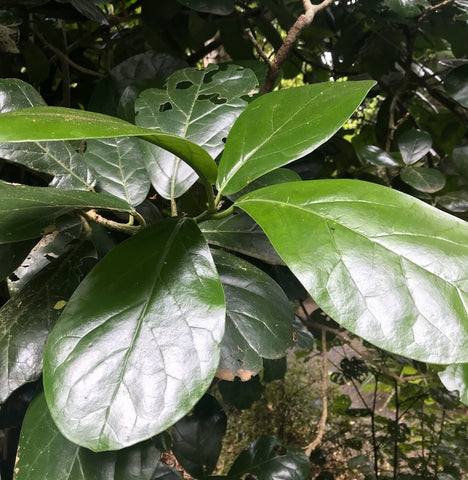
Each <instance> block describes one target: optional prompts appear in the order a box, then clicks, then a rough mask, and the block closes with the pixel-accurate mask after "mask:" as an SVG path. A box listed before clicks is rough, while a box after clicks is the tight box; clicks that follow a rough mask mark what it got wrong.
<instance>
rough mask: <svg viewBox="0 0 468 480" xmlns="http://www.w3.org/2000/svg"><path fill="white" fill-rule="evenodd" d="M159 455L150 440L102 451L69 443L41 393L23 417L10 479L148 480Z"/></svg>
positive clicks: (154, 468)
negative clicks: (13, 473) (114, 450)
mask: <svg viewBox="0 0 468 480" xmlns="http://www.w3.org/2000/svg"><path fill="white" fill-rule="evenodd" d="M159 457H160V452H159V450H158V449H157V448H156V447H155V446H154V443H153V441H152V440H148V441H146V442H144V443H140V444H138V445H135V446H133V447H130V448H126V449H124V450H119V451H116V452H104V453H94V452H90V451H89V450H88V449H86V448H83V447H80V446H79V445H76V444H74V443H71V442H69V441H68V440H67V439H66V438H64V437H63V436H62V435H61V434H60V432H59V431H58V430H57V427H56V426H55V424H54V422H53V420H52V418H51V416H50V413H49V411H48V409H47V404H46V401H45V398H44V395H42V394H41V395H39V396H38V397H37V398H36V399H35V400H34V401H33V402H32V403H31V405H30V406H29V408H28V411H27V412H26V416H25V418H24V422H23V426H22V429H21V436H20V442H19V449H18V454H17V460H16V466H15V475H14V480H37V479H39V478H41V479H51V480H52V479H57V480H58V479H60V480H98V479H99V480H152V478H153V476H152V475H153V473H154V472H155V471H156V469H157V466H158V462H159Z"/></svg>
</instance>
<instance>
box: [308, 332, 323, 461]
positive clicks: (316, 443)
mask: <svg viewBox="0 0 468 480" xmlns="http://www.w3.org/2000/svg"><path fill="white" fill-rule="evenodd" d="M321 342H322V372H321V381H320V386H321V392H322V415H321V417H320V421H319V423H318V426H317V435H316V436H315V438H314V440H313V441H312V442H311V443H309V445H307V447H306V448H305V454H306V455H307V456H308V457H310V454H311V453H312V452H313V451H314V450H315V449H316V448H317V447H318V446H319V445H320V442H321V441H322V438H323V436H324V434H325V429H326V427H327V417H328V357H327V332H326V331H325V329H324V328H322V338H321Z"/></svg>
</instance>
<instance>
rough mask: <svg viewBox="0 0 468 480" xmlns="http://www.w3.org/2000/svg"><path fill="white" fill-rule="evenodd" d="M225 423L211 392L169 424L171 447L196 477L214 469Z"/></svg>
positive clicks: (221, 411)
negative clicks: (170, 426) (189, 410)
mask: <svg viewBox="0 0 468 480" xmlns="http://www.w3.org/2000/svg"><path fill="white" fill-rule="evenodd" d="M226 427H227V417H226V414H225V413H224V411H223V409H222V407H221V405H220V404H219V403H218V401H217V400H216V399H215V398H214V397H212V396H211V395H204V396H203V397H202V398H201V399H200V401H199V402H198V403H197V404H196V405H195V407H194V409H193V412H192V413H191V414H190V415H188V416H186V417H184V418H182V419H181V420H179V421H178V422H177V423H176V424H175V425H174V426H173V427H172V430H171V431H172V451H173V452H174V455H175V456H176V458H177V460H178V462H179V463H180V464H181V465H182V467H183V468H184V470H185V471H186V472H188V473H189V474H190V475H192V476H193V477H195V478H205V477H206V476H208V475H209V474H210V473H211V472H213V470H214V469H215V468H216V464H217V462H218V458H219V454H220V453H221V448H222V441H223V437H224V435H225V433H226Z"/></svg>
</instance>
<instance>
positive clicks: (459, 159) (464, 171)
mask: <svg viewBox="0 0 468 480" xmlns="http://www.w3.org/2000/svg"><path fill="white" fill-rule="evenodd" d="M452 158H453V162H454V163H455V166H456V167H457V170H458V171H459V172H460V174H461V175H462V176H463V177H464V178H465V179H468V142H467V141H462V142H460V143H459V144H458V145H456V146H455V148H454V149H453V154H452Z"/></svg>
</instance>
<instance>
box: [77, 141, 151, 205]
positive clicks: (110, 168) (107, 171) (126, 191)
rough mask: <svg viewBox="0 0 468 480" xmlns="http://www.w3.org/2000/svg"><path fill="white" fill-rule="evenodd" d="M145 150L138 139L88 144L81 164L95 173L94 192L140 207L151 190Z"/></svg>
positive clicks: (91, 142)
mask: <svg viewBox="0 0 468 480" xmlns="http://www.w3.org/2000/svg"><path fill="white" fill-rule="evenodd" d="M144 152H145V149H144V146H143V145H142V141H141V140H140V139H138V138H125V137H124V138H106V139H95V140H88V142H87V149H86V153H85V154H84V160H85V161H86V163H87V164H88V165H90V166H91V167H92V168H93V169H94V171H95V172H96V173H97V178H98V183H97V185H96V190H98V191H104V192H108V193H110V194H112V195H114V196H116V197H119V198H122V199H123V200H125V201H126V202H127V203H129V204H130V205H133V206H137V205H140V203H141V202H143V200H144V199H145V197H146V195H147V194H148V191H149V189H150V186H151V182H150V179H149V177H148V173H147V172H146V168H145V164H144V162H143V157H144Z"/></svg>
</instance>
